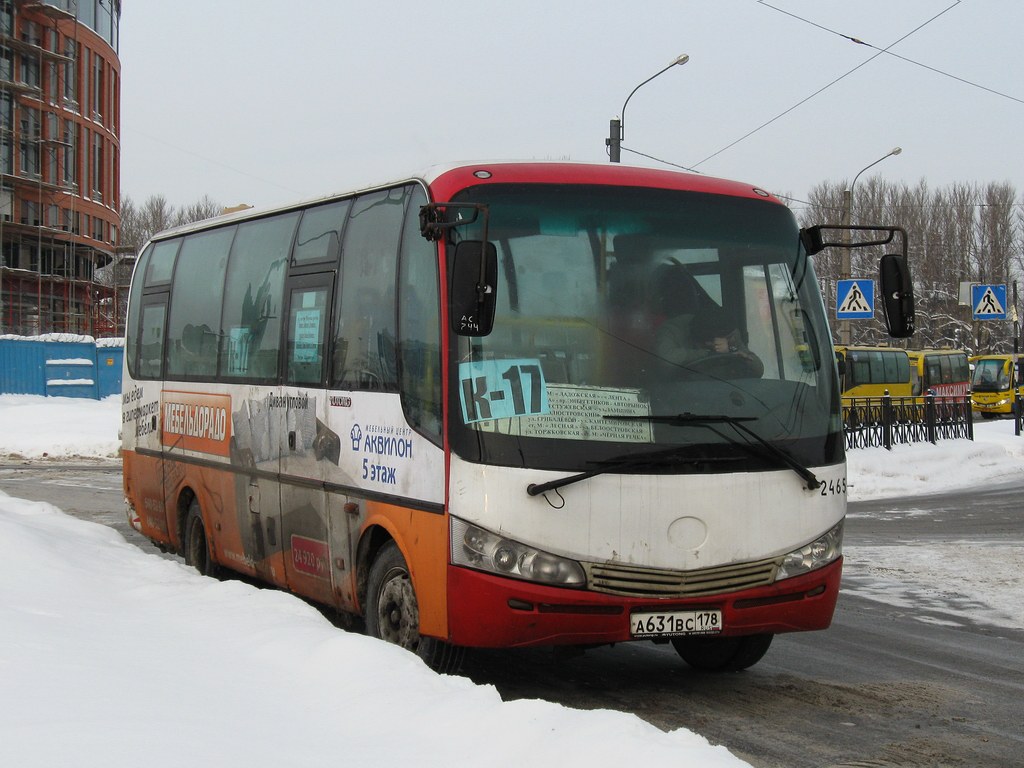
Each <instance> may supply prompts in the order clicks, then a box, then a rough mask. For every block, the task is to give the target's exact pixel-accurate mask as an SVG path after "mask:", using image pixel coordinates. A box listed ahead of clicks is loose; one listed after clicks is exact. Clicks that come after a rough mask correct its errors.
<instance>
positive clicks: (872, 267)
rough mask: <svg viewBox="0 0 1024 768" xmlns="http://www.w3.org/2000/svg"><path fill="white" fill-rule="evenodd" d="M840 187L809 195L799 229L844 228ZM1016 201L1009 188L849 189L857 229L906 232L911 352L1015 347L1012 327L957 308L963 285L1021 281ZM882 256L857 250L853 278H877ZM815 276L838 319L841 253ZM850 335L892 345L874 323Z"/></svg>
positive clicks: (1023, 255) (1023, 252)
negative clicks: (913, 320)
mask: <svg viewBox="0 0 1024 768" xmlns="http://www.w3.org/2000/svg"><path fill="white" fill-rule="evenodd" d="M844 188H845V183H840V184H835V183H831V182H825V183H823V184H820V185H818V186H817V187H815V188H814V189H813V190H811V193H810V196H809V200H810V203H811V207H810V208H809V209H806V210H805V211H804V213H803V215H802V216H801V223H802V224H803V225H804V226H806V225H808V224H812V223H818V222H823V221H824V222H829V223H838V222H839V221H841V219H842V199H843V189H844ZM1016 200H1017V195H1016V192H1015V190H1014V189H1013V187H1012V186H1011V185H1009V184H989V185H987V186H986V187H984V188H981V187H978V186H977V185H973V184H954V185H952V186H950V187H948V188H946V189H940V190H935V191H932V190H930V189H929V188H928V185H927V184H926V183H925V182H924V181H923V180H922V181H921V182H919V183H918V184H917V185H916V186H914V187H908V186H906V185H894V184H890V183H887V182H884V181H881V180H879V179H877V178H869V179H866V180H864V181H863V182H862V183H861V184H860V185H859V186H858V187H857V188H856V189H855V190H854V195H853V200H852V208H851V219H852V222H853V223H854V224H879V225H890V226H892V225H895V226H900V227H902V228H903V229H905V230H906V232H907V235H908V250H909V256H910V263H911V269H912V272H913V276H914V291H915V294H916V300H917V332H916V333H915V336H914V338H913V339H911V340H909V341H908V344H909V345H911V346H913V347H914V348H921V347H958V348H964V349H967V350H968V351H970V352H972V353H980V352H991V351H1007V350H1009V349H1010V348H1011V347H1012V341H1013V327H1012V324H1011V323H1010V322H1009V321H1007V322H1000V321H985V322H978V321H973V320H972V313H971V308H970V307H969V306H961V305H960V302H959V298H960V297H959V289H960V284H961V283H971V282H973V283H1005V284H1008V285H1009V284H1012V282H1013V280H1015V279H1017V278H1019V277H1020V276H1021V275H1022V274H1024V235H1022V233H1024V212H1022V211H1021V207H1020V205H1019V204H1018V203H1017V202H1016ZM881 252H882V249H875V248H870V249H863V250H857V251H854V252H853V253H852V254H851V259H850V261H851V274H852V276H853V277H865V278H871V277H874V276H875V273H876V272H877V264H878V258H879V256H880V255H881ZM815 269H816V270H817V273H818V276H819V279H820V280H821V283H822V288H823V292H824V297H825V303H826V306H827V307H828V309H829V316H830V317H832V318H835V297H834V290H835V281H836V280H838V278H839V276H840V271H841V252H840V250H839V249H838V248H835V249H826V250H825V251H823V252H821V253H820V254H818V255H817V256H815ZM1008 298H1009V299H1010V300H1012V295H1011V296H1009V297H1008ZM852 336H853V341H854V343H856V344H878V343H887V342H888V341H889V339H888V337H887V335H886V334H885V332H884V329H883V327H882V324H881V323H880V322H878V321H877V320H876V321H854V323H853V325H852Z"/></svg>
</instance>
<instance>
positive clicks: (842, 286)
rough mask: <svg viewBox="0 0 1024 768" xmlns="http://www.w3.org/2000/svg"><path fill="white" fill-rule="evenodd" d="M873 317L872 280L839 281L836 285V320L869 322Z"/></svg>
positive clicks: (873, 295) (873, 297)
mask: <svg viewBox="0 0 1024 768" xmlns="http://www.w3.org/2000/svg"><path fill="white" fill-rule="evenodd" d="M874 316H875V283H874V281H873V280H840V281H838V282H837V283H836V318H838V319H839V320H870V319H871V318H872V317H874Z"/></svg>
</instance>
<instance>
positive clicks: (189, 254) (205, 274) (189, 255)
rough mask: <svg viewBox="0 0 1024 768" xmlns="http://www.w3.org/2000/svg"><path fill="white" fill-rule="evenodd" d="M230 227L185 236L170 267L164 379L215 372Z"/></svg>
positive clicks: (230, 234)
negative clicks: (172, 265) (171, 281)
mask: <svg viewBox="0 0 1024 768" xmlns="http://www.w3.org/2000/svg"><path fill="white" fill-rule="evenodd" d="M234 236H235V228H234V227H223V228H220V229H213V230H209V231H206V232H198V233H196V234H192V235H188V236H187V237H186V238H185V239H184V241H183V242H182V244H181V251H180V252H179V253H178V263H177V264H176V265H175V269H174V281H173V287H172V289H171V307H170V310H169V314H168V321H167V348H166V350H165V352H166V355H167V364H166V368H165V374H164V375H165V377H166V378H169V379H174V378H179V377H180V378H197V377H202V376H213V375H215V374H216V373H217V349H218V346H219V345H218V344H217V332H216V330H215V329H219V328H220V308H221V302H222V299H223V293H224V273H225V270H226V268H227V261H228V250H229V249H230V247H231V241H232V240H233V239H234Z"/></svg>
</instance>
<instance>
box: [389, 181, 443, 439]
mask: <svg viewBox="0 0 1024 768" xmlns="http://www.w3.org/2000/svg"><path fill="white" fill-rule="evenodd" d="M426 202H427V201H426V196H425V195H424V194H423V192H422V191H421V190H419V189H417V190H416V191H415V192H414V194H413V198H412V200H411V201H410V204H409V209H408V213H407V214H406V218H405V233H404V236H403V237H402V253H401V262H400V264H399V283H398V296H399V299H398V339H399V345H398V347H399V349H400V350H401V359H400V361H399V367H398V375H399V384H400V390H401V393H402V406H403V408H404V409H405V414H406V417H407V418H408V419H409V423H410V424H411V425H412V426H414V427H416V428H417V429H418V430H419V431H421V432H423V433H424V434H425V435H427V436H428V437H430V438H431V439H432V440H434V442H436V443H437V444H438V445H440V444H441V309H440V302H441V299H440V289H439V287H438V285H439V284H438V280H439V278H438V269H437V246H436V245H435V244H434V243H432V242H430V241H428V240H425V239H423V238H422V237H421V236H420V234H419V210H420V206H422V205H424V204H425V203H426Z"/></svg>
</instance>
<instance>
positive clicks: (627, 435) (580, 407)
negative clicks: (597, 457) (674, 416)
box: [519, 384, 654, 443]
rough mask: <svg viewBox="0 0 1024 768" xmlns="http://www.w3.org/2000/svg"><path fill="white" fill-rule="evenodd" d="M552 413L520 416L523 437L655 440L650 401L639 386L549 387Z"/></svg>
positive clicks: (633, 441)
mask: <svg viewBox="0 0 1024 768" xmlns="http://www.w3.org/2000/svg"><path fill="white" fill-rule="evenodd" d="M548 403H549V404H550V408H551V410H550V413H549V414H548V415H547V416H538V417H532V418H526V419H520V422H519V434H520V435H522V436H523V437H550V438H557V439H561V440H602V441H609V442H618V443H650V442H653V441H654V436H653V434H652V431H651V422H650V421H649V420H648V418H647V417H649V416H650V415H651V404H650V401H648V400H646V399H642V398H641V396H640V391H639V390H636V389H610V388H605V387H580V386H573V385H570V384H552V385H549V386H548ZM605 416H627V417H629V416H635V417H637V418H636V420H635V421H634V420H630V419H621V420H620V419H606V418H604V417H605Z"/></svg>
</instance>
